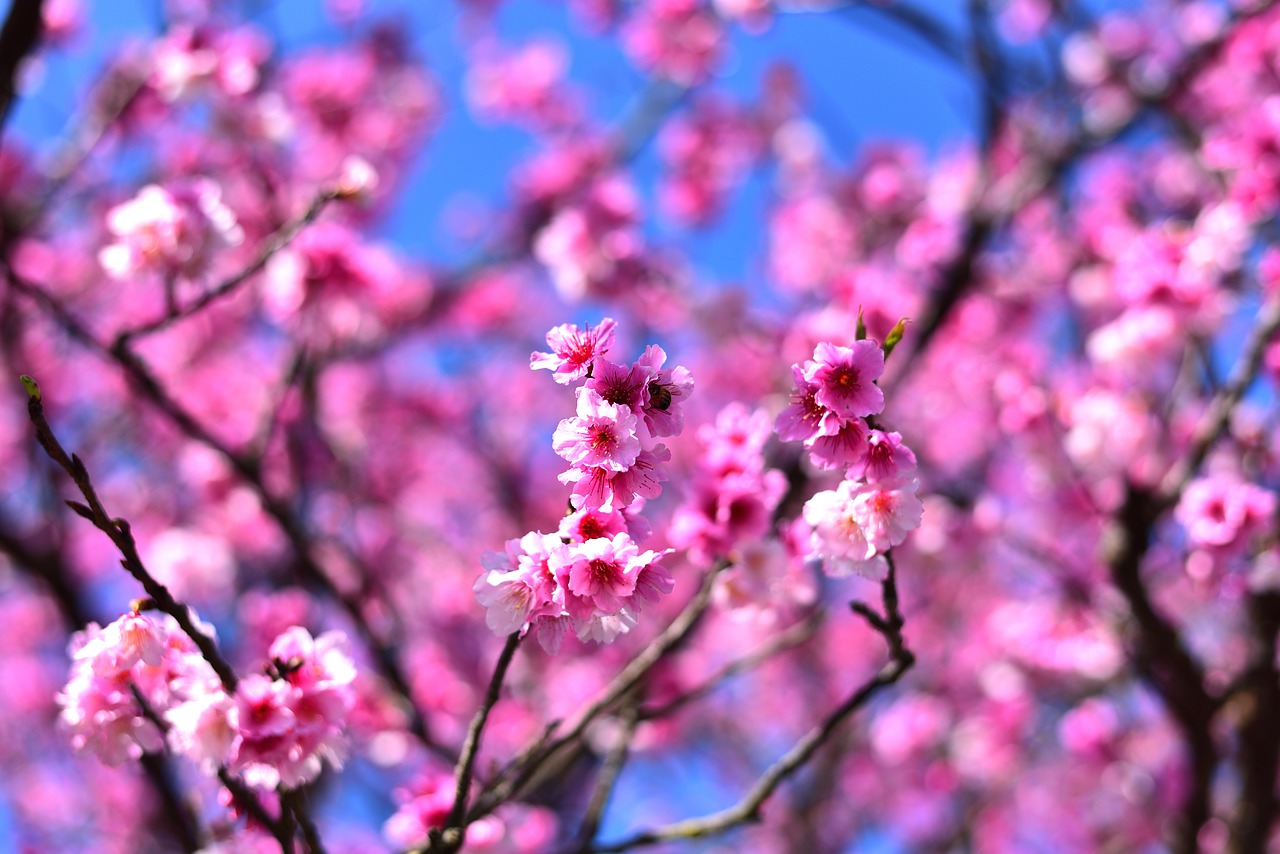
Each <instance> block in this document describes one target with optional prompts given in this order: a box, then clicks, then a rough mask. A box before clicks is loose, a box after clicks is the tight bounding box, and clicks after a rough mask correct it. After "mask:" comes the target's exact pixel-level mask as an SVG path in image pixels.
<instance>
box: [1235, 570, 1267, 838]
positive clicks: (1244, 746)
mask: <svg viewBox="0 0 1280 854" xmlns="http://www.w3.org/2000/svg"><path fill="white" fill-rule="evenodd" d="M1249 621H1250V626H1251V629H1252V632H1251V634H1252V635H1253V637H1252V639H1251V640H1252V644H1251V646H1252V649H1251V650H1250V654H1249V666H1248V668H1247V669H1246V670H1245V672H1244V674H1243V678H1242V680H1241V684H1240V689H1239V692H1238V695H1237V697H1236V699H1235V705H1236V706H1237V707H1239V709H1240V717H1241V720H1240V723H1239V725H1238V728H1237V732H1238V733H1239V744H1238V747H1237V748H1236V749H1237V751H1238V755H1237V760H1236V764H1237V766H1238V768H1239V772H1240V783H1241V792H1240V798H1239V802H1238V805H1237V808H1236V813H1235V815H1234V816H1232V820H1231V837H1230V841H1229V844H1228V846H1227V851H1228V852H1229V854H1263V852H1265V851H1266V850H1267V839H1268V837H1270V835H1271V826H1272V825H1273V824H1274V823H1275V820H1276V799H1275V784H1276V772H1277V769H1278V768H1280V726H1277V725H1276V721H1278V720H1280V670H1277V668H1276V636H1277V634H1280V593H1275V592H1264V593H1255V594H1253V595H1251V596H1250V597H1249Z"/></svg>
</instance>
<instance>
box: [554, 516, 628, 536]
mask: <svg viewBox="0 0 1280 854" xmlns="http://www.w3.org/2000/svg"><path fill="white" fill-rule="evenodd" d="M627 522H628V520H627V517H626V516H624V515H623V514H622V511H621V510H601V509H600V508H597V507H584V508H582V509H580V510H575V511H574V512H572V513H570V514H569V515H568V516H565V517H564V518H563V519H561V520H560V529H559V534H560V536H562V537H565V538H566V539H568V540H570V541H572V542H578V543H580V542H583V541H585V540H594V539H596V538H597V537H613V536H614V535H615V534H621V533H625V532H626V531H627V530H628V525H627Z"/></svg>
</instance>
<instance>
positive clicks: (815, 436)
mask: <svg viewBox="0 0 1280 854" xmlns="http://www.w3.org/2000/svg"><path fill="white" fill-rule="evenodd" d="M883 371H884V352H883V351H882V350H881V348H880V345H878V344H876V343H875V342H873V341H867V340H863V341H856V342H854V344H853V346H852V347H840V346H837V345H834V344H829V343H825V342H824V343H821V344H819V345H818V346H817V347H816V348H815V349H814V352H813V359H811V360H809V361H806V362H805V363H804V365H803V366H800V365H795V366H793V367H792V373H793V376H794V379H795V388H794V389H793V391H792V393H791V402H790V405H789V406H788V407H787V408H786V409H784V410H783V411H782V412H780V413H779V414H778V418H777V423H776V429H777V431H778V436H779V437H780V438H782V439H784V440H786V441H801V442H804V446H805V447H806V448H807V449H808V450H809V459H810V460H811V461H812V462H813V463H814V465H816V466H818V467H819V468H824V469H844V471H845V480H844V481H842V482H841V483H840V485H839V486H838V487H837V488H836V489H834V490H824V491H822V492H819V493H817V494H815V495H814V496H813V497H812V498H810V499H809V501H808V502H807V503H806V504H805V506H804V519H805V522H807V523H808V524H809V526H810V527H811V528H812V529H813V533H812V536H811V539H810V548H811V554H812V556H813V557H815V558H818V559H821V560H822V564H823V569H824V571H826V573H827V574H828V575H833V576H843V575H847V574H849V573H850V572H855V571H856V572H859V573H862V574H865V575H869V576H873V577H874V576H877V575H879V574H880V573H881V572H882V571H883V563H884V561H883V558H882V557H881V556H882V555H883V554H884V553H885V552H887V551H888V550H889V549H890V548H892V547H893V546H896V545H898V544H899V543H901V542H902V541H903V539H905V538H906V535H907V532H909V531H912V530H914V529H916V528H917V527H919V526H920V520H921V518H922V516H923V514H924V505H923V504H922V503H921V502H920V499H919V498H917V497H916V489H917V488H918V487H919V480H918V479H917V478H916V477H915V469H916V457H915V454H914V453H913V452H912V451H911V449H910V448H908V447H907V446H906V445H904V444H903V443H902V437H901V436H900V435H899V434H898V433H886V432H884V431H883V430H879V429H877V428H873V427H871V426H870V425H869V424H868V423H867V422H866V421H865V420H864V419H865V418H866V417H868V416H872V415H875V414H877V413H879V412H880V411H881V410H882V409H883V408H884V393H883V392H881V390H880V387H879V386H877V385H876V384H875V381H876V380H877V379H878V378H879V377H880V374H881V373H883Z"/></svg>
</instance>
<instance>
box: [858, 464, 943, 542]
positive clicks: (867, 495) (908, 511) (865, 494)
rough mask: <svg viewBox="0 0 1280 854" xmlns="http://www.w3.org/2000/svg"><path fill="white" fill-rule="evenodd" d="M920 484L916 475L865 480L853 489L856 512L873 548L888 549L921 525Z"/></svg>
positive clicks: (922, 511)
mask: <svg viewBox="0 0 1280 854" xmlns="http://www.w3.org/2000/svg"><path fill="white" fill-rule="evenodd" d="M848 482H849V481H846V483H848ZM919 486H920V483H919V481H917V480H914V479H913V480H890V481H884V482H880V483H868V484H862V485H860V486H858V487H857V488H856V489H855V490H854V492H853V514H854V517H855V518H856V519H857V520H858V525H859V527H860V528H861V529H862V534H863V536H864V537H865V538H866V540H867V544H868V545H869V546H870V547H871V548H873V549H875V550H876V551H877V552H881V553H883V552H887V551H888V550H889V549H890V548H892V547H893V546H896V545H898V544H899V543H901V542H902V541H903V540H904V539H906V536H907V533H908V532H910V531H914V530H915V529H916V528H918V527H920V520H921V518H922V517H923V515H924V505H923V504H922V503H921V502H920V499H919V498H917V497H916V489H917V488H918V487H919Z"/></svg>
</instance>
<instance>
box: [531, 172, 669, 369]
mask: <svg viewBox="0 0 1280 854" xmlns="http://www.w3.org/2000/svg"><path fill="white" fill-rule="evenodd" d="M639 222H640V197H639V195H638V194H637V192H636V190H635V187H634V186H632V184H631V182H630V181H629V180H627V179H626V178H625V177H624V176H622V175H616V174H615V175H606V176H604V177H600V178H597V179H596V180H594V181H592V182H591V184H590V185H589V186H587V187H586V188H585V189H584V190H582V191H581V192H579V193H577V194H575V196H574V198H573V199H572V200H565V201H564V203H563V204H561V205H560V206H559V208H558V209H557V210H556V212H555V213H554V214H553V215H552V216H551V218H550V219H549V220H548V221H546V223H545V225H543V226H542V228H541V229H540V230H539V231H538V233H537V235H536V236H535V237H534V240H533V254H534V256H535V257H536V258H537V259H538V260H539V261H541V262H542V263H543V264H545V265H546V267H547V269H548V271H549V272H550V273H551V278H552V281H553V282H554V283H555V286H556V290H558V291H559V292H560V294H561V295H562V296H563V297H564V298H565V299H567V300H579V299H582V298H583V297H584V296H586V295H587V294H588V293H590V292H592V291H597V290H609V289H614V290H617V289H618V287H617V286H618V285H619V284H620V283H621V282H624V281H630V280H631V278H632V276H631V271H632V270H634V269H637V268H640V267H643V260H644V259H643V258H642V257H641V256H642V250H643V249H644V238H643V236H642V234H641V232H640V229H639ZM553 346H554V345H553Z"/></svg>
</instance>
